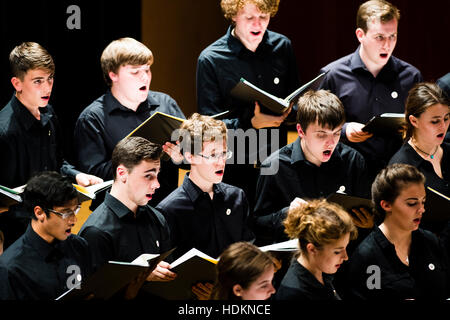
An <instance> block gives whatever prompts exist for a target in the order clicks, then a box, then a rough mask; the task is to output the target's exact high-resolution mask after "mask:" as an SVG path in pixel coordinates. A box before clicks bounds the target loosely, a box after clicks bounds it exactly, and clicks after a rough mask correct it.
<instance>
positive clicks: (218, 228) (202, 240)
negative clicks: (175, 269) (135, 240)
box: [157, 175, 253, 258]
mask: <svg viewBox="0 0 450 320" xmlns="http://www.w3.org/2000/svg"><path fill="white" fill-rule="evenodd" d="M213 192H214V195H213V199H211V197H210V196H209V194H208V193H207V192H203V191H202V190H201V189H200V188H199V187H198V186H197V185H195V184H194V183H193V182H192V180H191V179H190V178H189V176H188V175H186V176H185V178H184V181H183V184H182V185H181V186H180V187H179V188H177V189H176V190H175V191H173V192H172V193H171V194H170V195H169V196H168V197H167V198H166V199H164V200H163V201H161V202H160V203H159V205H158V206H157V209H158V210H160V211H161V212H162V213H163V214H164V215H165V216H166V218H167V221H168V222H169V225H170V230H171V235H172V241H173V244H174V246H177V250H176V252H175V253H174V256H175V257H178V256H180V255H182V254H184V253H185V252H187V251H188V250H190V249H191V248H197V249H198V250H200V251H202V252H204V253H206V254H207V255H209V256H211V257H214V258H217V257H218V256H219V255H220V254H221V253H222V251H223V250H225V249H226V248H227V247H228V246H229V245H230V244H232V243H234V242H237V241H251V240H253V233H252V232H251V231H250V229H249V228H248V225H247V223H248V216H249V209H248V203H247V198H246V197H245V194H244V192H243V191H242V190H241V189H239V188H237V187H234V186H230V185H228V184H225V183H218V184H214V186H213Z"/></svg>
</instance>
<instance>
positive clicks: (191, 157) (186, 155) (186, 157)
mask: <svg viewBox="0 0 450 320" xmlns="http://www.w3.org/2000/svg"><path fill="white" fill-rule="evenodd" d="M184 158H185V159H186V161H187V162H188V163H189V164H192V160H193V158H194V157H193V156H192V153H190V152H188V151H186V152H185V153H184Z"/></svg>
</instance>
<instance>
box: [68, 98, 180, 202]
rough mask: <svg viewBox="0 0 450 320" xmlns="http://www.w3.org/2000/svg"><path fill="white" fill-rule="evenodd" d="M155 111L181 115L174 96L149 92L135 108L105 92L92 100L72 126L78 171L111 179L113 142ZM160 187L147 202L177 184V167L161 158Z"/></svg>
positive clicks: (160, 196)
mask: <svg viewBox="0 0 450 320" xmlns="http://www.w3.org/2000/svg"><path fill="white" fill-rule="evenodd" d="M156 111H159V112H163V113H166V114H169V115H172V116H176V117H179V118H183V119H184V118H185V116H184V114H183V112H182V111H181V110H180V107H179V106H178V105H177V103H176V102H175V100H174V99H172V98H171V97H170V96H168V95H167V94H165V93H161V92H156V91H149V93H148V98H147V100H145V101H144V102H142V103H141V104H140V105H139V106H138V108H137V109H136V111H133V110H131V109H129V108H127V107H125V106H123V105H122V104H121V103H120V102H119V101H118V100H117V99H116V98H115V97H114V96H113V95H112V93H111V91H108V92H107V93H106V94H104V95H102V96H101V97H100V98H98V99H97V100H95V101H94V102H92V103H91V104H90V105H89V106H88V107H86V109H84V110H83V112H82V113H81V114H80V116H79V117H78V120H77V122H76V125H75V136H74V142H75V149H76V152H77V156H78V165H79V167H80V169H81V170H83V171H85V172H88V173H90V174H93V175H96V176H98V177H100V178H102V179H103V180H110V179H112V177H113V176H112V169H111V166H112V164H111V156H112V152H113V149H114V147H115V146H116V144H117V143H118V142H119V141H120V140H122V139H123V138H125V137H126V136H127V135H128V134H129V133H130V132H131V131H133V130H134V129H136V127H138V126H139V125H140V124H141V123H142V122H144V121H145V120H147V118H148V117H150V116H151V115H152V114H153V113H155V112H156ZM158 180H159V182H160V185H161V186H160V188H159V189H158V190H157V192H156V193H155V195H154V197H153V198H152V200H151V202H150V204H153V205H154V204H157V203H158V202H159V201H160V200H162V199H163V198H164V197H165V196H167V195H168V194H169V193H170V192H171V191H173V190H174V189H175V188H176V187H177V186H178V168H177V166H176V165H174V164H173V162H172V161H171V160H166V161H161V171H160V173H159V175H158Z"/></svg>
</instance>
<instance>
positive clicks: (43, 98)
mask: <svg viewBox="0 0 450 320" xmlns="http://www.w3.org/2000/svg"><path fill="white" fill-rule="evenodd" d="M41 99H42V100H48V99H50V96H43V97H41Z"/></svg>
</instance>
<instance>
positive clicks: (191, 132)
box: [179, 113, 227, 154]
mask: <svg viewBox="0 0 450 320" xmlns="http://www.w3.org/2000/svg"><path fill="white" fill-rule="evenodd" d="M179 132H180V133H181V135H180V142H181V149H182V151H183V153H184V152H190V153H192V154H194V153H196V152H201V151H202V149H203V143H204V142H211V141H217V140H219V139H222V141H223V142H226V141H227V126H226V125H225V123H224V122H223V121H221V120H216V119H214V118H212V117H210V116H203V115H201V114H198V113H194V114H192V116H190V117H189V119H187V120H185V121H183V123H182V124H181V126H180V131H179Z"/></svg>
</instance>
